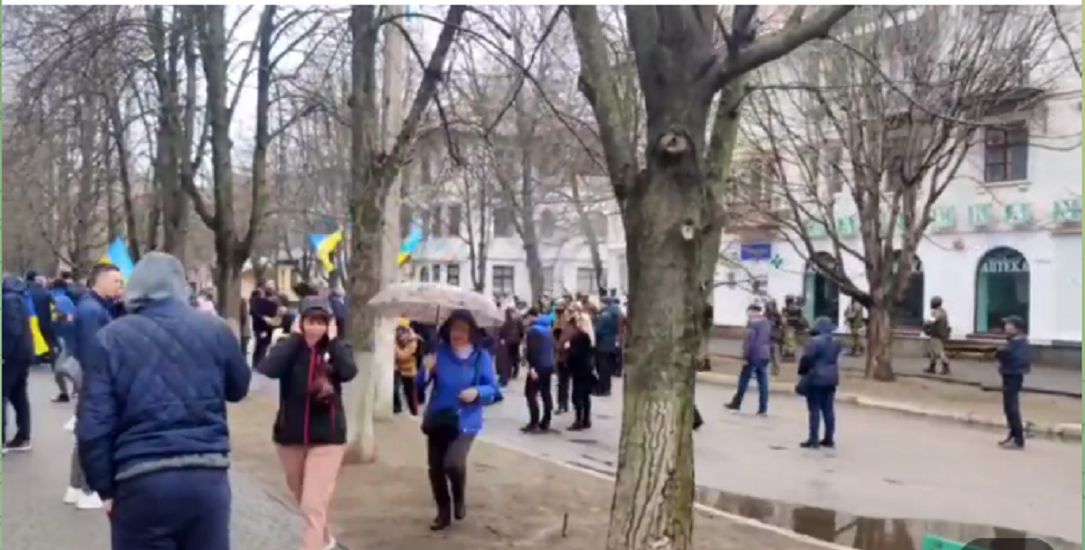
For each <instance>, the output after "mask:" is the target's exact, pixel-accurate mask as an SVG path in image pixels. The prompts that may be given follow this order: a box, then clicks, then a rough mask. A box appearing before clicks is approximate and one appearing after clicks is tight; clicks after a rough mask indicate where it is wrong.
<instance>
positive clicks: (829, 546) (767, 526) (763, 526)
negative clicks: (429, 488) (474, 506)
mask: <svg viewBox="0 0 1085 550" xmlns="http://www.w3.org/2000/svg"><path fill="white" fill-rule="evenodd" d="M481 439H482V440H483V441H485V442H487V443H489V444H490V445H494V446H497V447H501V448H502V449H505V450H507V451H512V452H514V453H519V454H522V455H525V456H530V457H532V458H535V459H538V460H543V461H545V462H549V463H551V464H555V465H557V466H560V467H562V468H565V469H567V470H571V471H574V472H577V473H580V474H586V475H590V476H592V477H595V478H597V479H602V480H605V481H607V482H609V483H614V482H615V476H613V475H610V474H604V473H602V472H600V471H597V470H593V469H591V468H585V467H583V466H578V465H576V464H570V463H568V462H564V461H561V460H558V459H556V458H551V457H549V456H543V455H538V454H535V453H531V452H528V451H526V450H524V449H521V448H518V447H516V446H514V445H506V444H504V443H500V442H497V441H494V440H493V439H490V438H488V437H486V436H485V435H483V436H482V438H481ZM693 509H694V511H699V512H704V513H706V514H708V515H711V516H717V517H721V518H724V519H728V520H731V521H733V522H735V523H739V524H742V525H746V526H748V527H752V528H754V529H760V530H762V531H768V532H770V533H774V534H776V535H780V536H782V537H784V538H788V539H791V540H794V541H796V542H801V543H804V544H809V545H811V546H818V547H820V548H824V549H825V550H854V548H852V547H851V546H844V545H842V544H837V543H835V542H828V541H824V540H821V539H818V538H814V537H811V536H810V535H804V534H802V533H798V532H796V531H792V530H790V529H786V528H784V527H780V526H778V525H772V524H771V523H764V522H760V521H757V520H755V519H750V518H748V517H745V516H740V515H737V514H732V513H730V512H724V511H723V510H717V509H715V508H713V507H711V506H708V505H705V504H701V503H699V502H696V501H694V502H693Z"/></svg>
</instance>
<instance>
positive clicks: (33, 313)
mask: <svg viewBox="0 0 1085 550" xmlns="http://www.w3.org/2000/svg"><path fill="white" fill-rule="evenodd" d="M23 304H25V307H26V314H27V316H29V317H30V334H31V336H33V338H34V355H35V356H36V357H40V356H42V355H45V354H47V353H49V351H50V350H49V343H48V342H46V341H45V336H44V335H42V333H41V321H40V320H39V319H38V312H37V310H35V309H34V300H33V299H31V298H30V293H29V292H28V293H26V294H24V295H23Z"/></svg>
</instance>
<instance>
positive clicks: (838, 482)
mask: <svg viewBox="0 0 1085 550" xmlns="http://www.w3.org/2000/svg"><path fill="white" fill-rule="evenodd" d="M522 383H523V380H522V379H521V380H519V381H514V382H512V384H511V385H510V386H509V387H508V388H506V399H505V400H504V402H502V403H500V404H498V405H496V406H494V407H492V408H490V409H488V411H487V420H486V422H487V425H486V429H485V432H484V436H485V437H486V438H488V439H490V440H491V441H494V442H497V443H500V444H503V445H507V446H510V447H513V448H517V449H520V450H523V451H527V452H531V453H533V454H537V455H541V456H545V457H548V458H551V459H554V460H557V461H560V462H566V463H571V464H574V465H578V466H582V467H588V468H590V469H594V470H598V471H602V472H613V471H614V469H615V464H616V459H617V449H618V440H619V432H620V423H621V415H620V402H621V397H620V396H621V385H620V383H618V384H616V385H615V388H614V394H613V396H612V397H608V398H595V399H594V402H593V409H594V411H595V412H596V416H595V420H594V426H593V428H592V430H591V431H590V432H567V431H564V428H565V427H567V426H568V425H569V424H570V423H571V422H572V418H571V416H569V415H563V416H558V417H557V420H556V421H555V423H554V424H555V427H556V428H561V429H562V431H560V432H556V433H550V434H542V435H526V434H523V433H521V432H520V431H519V428H520V426H522V425H523V424H524V423H526V419H527V410H526V406H525V404H524V400H523V396H522V391H521V390H522ZM751 386H753V384H751ZM731 392H733V389H731V388H726V387H719V386H713V385H708V384H702V385H701V386H698V389H697V402H698V406H699V408H700V410H701V413H702V414H703V415H704V417H705V419H706V424H705V425H704V426H703V427H702V428H701V429H700V430H699V431H698V432H697V433H696V434H695V437H694V445H695V468H696V477H697V484H698V486H700V487H702V488H703V489H704V491H702V492H707V493H712V492H713V490H721V491H724V492H725V494H724V495H709V497H708V498H709V499H710V500H711V501H712V502H717V501H723V502H724V504H725V505H726V504H727V501H734V500H735V499H739V498H740V497H741V496H751V497H758V498H759V499H763V500H761V501H758V506H754V508H760V509H761V510H762V511H761V512H758V514H759V515H762V516H766V517H767V519H766V521H770V522H772V523H777V524H781V525H784V526H788V527H790V525H788V522H787V521H786V520H783V519H779V518H775V519H773V517H774V516H780V515H785V516H786V515H787V514H786V510H788V509H793V508H795V507H796V506H805V507H818V508H820V509H823V510H825V511H828V513H831V514H833V515H834V516H839V517H838V518H837V520H836V522H837V528H838V529H839V528H841V527H842V526H846V524H847V523H848V521H851V520H854V519H855V518H856V516H859V515H862V516H863V517H864V518H887V519H899V520H902V521H903V523H905V524H907V525H909V526H911V527H910V529H911V530H913V531H915V535H916V536H914V537H913V538H919V539H921V538H922V535H923V534H925V533H937V534H940V535H942V536H948V537H957V538H958V540H968V538H969V537H971V536H990V535H991V534H994V533H997V532H1000V531H1001V532H1004V529H1007V528H1008V529H1013V530H1020V531H1025V532H1028V533H1030V534H1039V535H1044V536H1054V537H1061V538H1065V539H1067V540H1069V541H1075V542H1076V543H1077V544H1076V545H1074V547H1080V541H1081V522H1082V516H1081V500H1080V499H1081V487H1082V486H1081V482H1082V478H1081V447H1080V445H1078V444H1075V443H1064V442H1059V441H1050V440H1040V439H1035V440H1030V441H1029V442H1028V448H1027V450H1025V451H1023V452H1022V451H1009V450H1002V449H1000V448H999V447H998V446H997V445H996V442H997V441H998V440H1000V439H1001V438H1002V436H1003V434H1002V433H1001V432H994V431H990V430H984V429H978V428H973V427H968V426H964V425H958V424H954V423H949V422H944V421H937V420H928V419H922V418H916V417H912V416H905V415H899V414H894V413H891V412H887V411H881V410H874V409H869V408H862V407H856V406H847V405H838V408H837V426H838V427H837V430H838V431H837V442H838V447H837V449H836V450H824V449H822V450H817V451H813V450H805V449H800V448H798V443H799V442H800V441H802V440H803V439H805V429H806V423H807V415H806V408H805V402H803V401H801V400H800V398H799V397H798V396H791V395H772V396H771V398H770V404H769V408H770V411H769V415H768V417H765V418H760V417H756V416H755V415H754V414H753V412H754V410H755V408H756V388H753V387H751V388H750V392H751V393H749V394H747V396H746V400H745V403H744V407H745V409H746V410H745V411H743V412H740V413H734V412H731V411H727V410H725V409H724V407H723V403H725V402H726V401H728V400H729V398H730V395H731ZM992 399H998V396H997V395H994V394H992ZM1025 412H1026V416H1027V411H1025ZM727 495H731V496H730V497H728V496H727ZM702 496H704V495H702ZM732 497H733V498H732ZM731 504H734V503H733V502H732V503H731ZM740 504H741V503H740ZM746 504H748V503H746ZM721 507H722V506H721ZM741 507H742V506H739V508H741ZM746 507H749V506H746ZM766 507H767V508H768V510H765V508H766ZM746 515H750V514H746ZM796 521H797V520H796ZM898 523H899V522H898ZM995 528H998V529H997V530H996V529H995ZM839 542H844V543H850V542H851V541H848V540H839ZM886 548H888V546H887V547H886Z"/></svg>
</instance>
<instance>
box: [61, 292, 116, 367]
mask: <svg viewBox="0 0 1085 550" xmlns="http://www.w3.org/2000/svg"><path fill="white" fill-rule="evenodd" d="M114 311H115V309H114V307H113V304H111V303H109V302H108V301H106V299H105V298H102V297H101V296H99V295H98V294H96V293H95V292H93V291H91V292H88V293H86V294H85V295H84V296H83V299H82V300H80V301H79V305H78V306H76V308H75V321H74V324H73V327H72V344H73V345H72V348H71V349H70V350H68V351H69V353H71V354H72V355H73V356H74V357H75V359H76V361H79V364H80V365H82V364H83V363H84V362H85V361H86V360H87V358H86V354H87V353H88V352H89V351H90V349H91V348H93V347H94V339H95V338H97V336H98V331H100V330H102V329H103V328H105V326H106V325H108V324H109V323H110V321H112V320H113V317H114V315H113V312H114Z"/></svg>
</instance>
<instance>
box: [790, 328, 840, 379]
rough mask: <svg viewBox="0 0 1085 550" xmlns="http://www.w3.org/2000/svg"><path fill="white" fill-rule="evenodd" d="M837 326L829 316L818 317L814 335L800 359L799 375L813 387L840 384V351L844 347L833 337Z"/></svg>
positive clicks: (813, 331)
mask: <svg viewBox="0 0 1085 550" xmlns="http://www.w3.org/2000/svg"><path fill="white" fill-rule="evenodd" d="M834 329H835V326H834V325H833V322H832V321H831V320H829V318H828V317H818V318H817V320H815V321H814V329H813V330H812V331H811V332H812V333H813V334H814V337H813V338H811V339H810V341H809V342H807V344H806V348H805V349H804V350H803V352H802V357H801V358H800V359H799V375H800V376H803V377H804V382H803V384H805V385H806V386H808V387H811V388H832V387H836V386H837V385H839V384H840V364H839V358H840V352H841V351H842V350H843V349H844V348H843V346H841V345H840V342H837V341H836V339H835V338H833V332H834Z"/></svg>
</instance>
